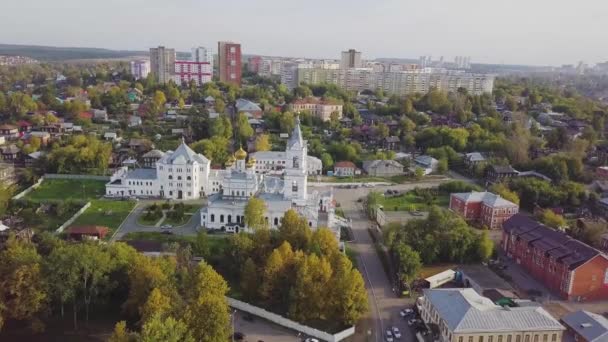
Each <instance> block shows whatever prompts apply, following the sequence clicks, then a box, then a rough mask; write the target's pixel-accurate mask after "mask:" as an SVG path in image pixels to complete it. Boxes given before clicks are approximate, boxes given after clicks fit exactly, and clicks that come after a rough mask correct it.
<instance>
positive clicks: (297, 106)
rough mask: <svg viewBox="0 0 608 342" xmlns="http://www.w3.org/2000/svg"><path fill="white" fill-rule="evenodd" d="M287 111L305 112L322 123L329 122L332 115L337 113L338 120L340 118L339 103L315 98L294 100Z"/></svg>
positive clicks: (340, 105)
mask: <svg viewBox="0 0 608 342" xmlns="http://www.w3.org/2000/svg"><path fill="white" fill-rule="evenodd" d="M289 110H291V111H292V112H295V113H298V112H302V111H305V110H307V111H310V113H311V114H312V115H314V116H316V117H317V118H319V119H321V120H323V121H329V120H330V119H331V114H332V113H337V115H338V119H340V118H342V104H341V103H339V102H337V101H333V100H322V99H319V98H316V97H307V98H305V99H298V100H295V101H294V102H293V103H291V104H290V105H289Z"/></svg>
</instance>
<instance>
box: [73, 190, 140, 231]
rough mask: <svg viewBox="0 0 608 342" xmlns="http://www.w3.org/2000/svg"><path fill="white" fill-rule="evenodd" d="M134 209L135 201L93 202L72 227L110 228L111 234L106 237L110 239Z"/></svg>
mask: <svg viewBox="0 0 608 342" xmlns="http://www.w3.org/2000/svg"><path fill="white" fill-rule="evenodd" d="M133 207H135V202H133V201H109V200H93V201H91V206H90V207H89V208H88V209H87V210H86V211H85V212H84V213H82V215H80V216H79V217H78V218H77V219H76V221H75V222H74V223H73V224H72V225H74V226H80V225H97V226H106V227H108V228H110V233H109V234H108V235H107V237H106V238H108V239H109V238H110V237H111V236H112V234H113V233H114V231H116V229H118V227H119V226H120V224H121V223H122V221H124V219H125V218H126V217H127V216H128V215H129V213H130V212H131V210H132V209H133Z"/></svg>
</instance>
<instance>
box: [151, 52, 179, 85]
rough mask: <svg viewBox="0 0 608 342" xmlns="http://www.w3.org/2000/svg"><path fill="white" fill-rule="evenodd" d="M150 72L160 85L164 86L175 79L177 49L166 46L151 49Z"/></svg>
mask: <svg viewBox="0 0 608 342" xmlns="http://www.w3.org/2000/svg"><path fill="white" fill-rule="evenodd" d="M150 72H152V73H153V74H154V77H156V80H157V81H158V83H161V84H164V83H167V82H169V81H171V80H172V79H173V75H174V74H175V49H167V48H165V47H164V46H159V47H157V48H151V49H150Z"/></svg>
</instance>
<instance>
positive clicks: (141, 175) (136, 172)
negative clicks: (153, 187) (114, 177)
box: [126, 169, 157, 180]
mask: <svg viewBox="0 0 608 342" xmlns="http://www.w3.org/2000/svg"><path fill="white" fill-rule="evenodd" d="M126 178H127V179H147V180H154V179H156V178H157V176H156V169H133V170H131V171H130V172H129V173H127V176H126Z"/></svg>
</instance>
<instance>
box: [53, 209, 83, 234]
mask: <svg viewBox="0 0 608 342" xmlns="http://www.w3.org/2000/svg"><path fill="white" fill-rule="evenodd" d="M90 206H91V202H87V204H85V205H84V206H83V207H82V208H80V210H78V211H77V212H76V213H75V214H74V215H72V217H70V219H69V220H67V221H65V222H64V223H63V224H62V225H61V226H60V227H59V228H57V230H56V231H55V234H61V233H62V232H63V230H64V229H66V228H67V227H69V226H70V225H71V224H72V223H74V221H76V219H77V218H78V217H79V216H80V215H82V213H84V212H85V210H87V209H88V208H89V207H90Z"/></svg>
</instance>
